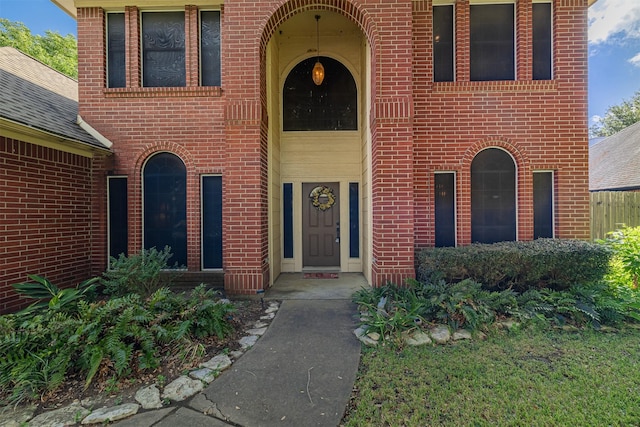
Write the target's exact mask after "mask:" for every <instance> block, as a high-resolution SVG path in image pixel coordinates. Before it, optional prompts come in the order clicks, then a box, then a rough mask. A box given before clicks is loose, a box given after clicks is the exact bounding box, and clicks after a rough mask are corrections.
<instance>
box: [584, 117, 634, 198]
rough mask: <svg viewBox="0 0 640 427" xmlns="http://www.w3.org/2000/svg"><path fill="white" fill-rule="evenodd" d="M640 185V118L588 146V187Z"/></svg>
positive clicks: (598, 189) (603, 187)
mask: <svg viewBox="0 0 640 427" xmlns="http://www.w3.org/2000/svg"><path fill="white" fill-rule="evenodd" d="M634 189H640V122H638V123H636V124H633V125H631V126H629V127H627V128H625V129H623V130H621V131H620V132H618V133H616V134H615V135H612V136H610V137H608V138H605V139H603V140H602V141H600V142H597V143H596V144H593V145H592V146H591V147H589V190H590V191H604V190H634Z"/></svg>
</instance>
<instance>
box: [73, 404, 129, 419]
mask: <svg viewBox="0 0 640 427" xmlns="http://www.w3.org/2000/svg"><path fill="white" fill-rule="evenodd" d="M138 409H140V405H138V404H136V403H124V404H122V405H118V406H113V407H111V408H100V409H96V410H95V411H93V412H92V413H91V414H89V415H87V416H86V417H85V418H84V419H83V420H82V424H98V423H106V422H112V421H118V420H122V419H125V418H129V417H131V416H133V415H135V414H137V413H138Z"/></svg>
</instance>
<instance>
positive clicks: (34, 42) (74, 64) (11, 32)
mask: <svg viewBox="0 0 640 427" xmlns="http://www.w3.org/2000/svg"><path fill="white" fill-rule="evenodd" d="M0 46H11V47H14V48H16V49H18V50H20V51H21V52H23V53H26V54H27V55H29V56H31V57H33V58H35V59H37V60H38V61H40V62H42V63H43V64H46V65H48V66H50V67H51V68H53V69H55V70H58V71H60V72H61V73H63V74H66V75H67V76H69V77H73V78H74V79H76V78H78V42H77V41H76V38H75V37H74V36H73V34H67V35H66V36H62V35H60V33H58V32H54V31H49V30H47V31H46V32H45V35H44V36H41V35H38V34H35V35H34V34H31V30H29V28H27V27H26V26H25V25H24V24H23V23H22V22H13V21H9V20H8V19H5V18H0Z"/></svg>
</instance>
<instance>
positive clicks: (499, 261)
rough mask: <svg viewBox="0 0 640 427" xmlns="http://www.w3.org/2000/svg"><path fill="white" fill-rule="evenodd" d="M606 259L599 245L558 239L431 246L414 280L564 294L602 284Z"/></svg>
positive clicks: (422, 254)
mask: <svg viewBox="0 0 640 427" xmlns="http://www.w3.org/2000/svg"><path fill="white" fill-rule="evenodd" d="M610 256H611V251H610V250H609V249H608V248H606V247H604V246H603V245H597V244H594V243H589V242H585V241H580V240H559V239H538V240H534V241H527V242H524V241H523V242H500V243H494V244H473V245H469V246H464V247H458V248H429V249H424V250H422V251H421V252H420V253H419V255H418V261H419V266H418V276H419V278H420V279H421V280H423V281H435V280H437V279H438V278H442V279H444V280H445V281H446V282H449V283H455V282H459V281H461V280H464V279H471V280H473V281H476V282H479V283H482V284H483V286H484V287H485V288H486V289H492V290H500V289H513V290H516V291H519V292H524V291H526V290H528V289H542V288H551V289H555V290H564V289H569V288H570V287H571V286H573V285H576V284H589V283H597V282H599V281H601V280H602V278H603V277H604V275H605V274H606V272H607V270H608V263H609V259H610Z"/></svg>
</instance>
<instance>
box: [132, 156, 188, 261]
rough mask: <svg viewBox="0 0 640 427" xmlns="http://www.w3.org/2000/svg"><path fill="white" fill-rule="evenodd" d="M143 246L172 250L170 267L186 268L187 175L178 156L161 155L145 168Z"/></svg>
mask: <svg viewBox="0 0 640 427" xmlns="http://www.w3.org/2000/svg"><path fill="white" fill-rule="evenodd" d="M143 185H144V187H143V189H144V207H143V209H144V247H145V249H151V248H153V247H155V248H156V249H158V250H162V249H164V247H165V246H170V247H171V253H172V254H173V257H171V259H170V260H169V263H170V264H171V265H173V264H175V263H178V265H179V266H185V265H187V172H186V168H185V166H184V163H182V160H180V159H179V158H178V157H177V156H175V155H173V154H170V153H160V154H156V155H155V156H153V157H152V158H151V159H149V161H148V162H147V164H146V165H145V168H144V182H143Z"/></svg>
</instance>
